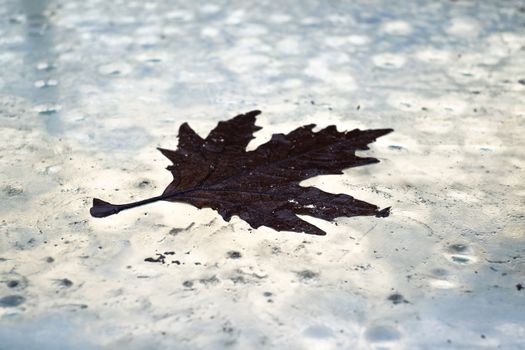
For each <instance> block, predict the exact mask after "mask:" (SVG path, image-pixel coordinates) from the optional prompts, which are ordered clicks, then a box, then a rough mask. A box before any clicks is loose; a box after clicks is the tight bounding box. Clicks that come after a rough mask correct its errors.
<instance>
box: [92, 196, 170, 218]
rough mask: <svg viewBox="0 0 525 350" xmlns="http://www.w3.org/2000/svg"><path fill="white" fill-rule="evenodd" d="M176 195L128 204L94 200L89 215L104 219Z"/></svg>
mask: <svg viewBox="0 0 525 350" xmlns="http://www.w3.org/2000/svg"><path fill="white" fill-rule="evenodd" d="M177 194H178V193H177ZM174 195H175V194H174V193H171V194H169V195H160V196H156V197H151V198H147V199H143V200H140V201H137V202H132V203H126V204H111V203H108V202H105V201H103V200H101V199H98V198H93V206H92V207H91V209H89V213H90V214H91V216H93V217H96V218H104V217H106V216H110V215H113V214H118V213H119V212H121V211H122V210H126V209H131V208H135V207H139V206H141V205H145V204H149V203H153V202H157V201H160V200H163V199H166V198H168V197H173V196H174Z"/></svg>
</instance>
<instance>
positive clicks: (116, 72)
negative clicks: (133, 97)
mask: <svg viewBox="0 0 525 350" xmlns="http://www.w3.org/2000/svg"><path fill="white" fill-rule="evenodd" d="M98 72H99V73H100V74H103V75H112V76H124V75H127V74H128V73H129V72H131V66H130V65H129V64H126V63H109V64H104V65H102V66H100V67H99V68H98Z"/></svg>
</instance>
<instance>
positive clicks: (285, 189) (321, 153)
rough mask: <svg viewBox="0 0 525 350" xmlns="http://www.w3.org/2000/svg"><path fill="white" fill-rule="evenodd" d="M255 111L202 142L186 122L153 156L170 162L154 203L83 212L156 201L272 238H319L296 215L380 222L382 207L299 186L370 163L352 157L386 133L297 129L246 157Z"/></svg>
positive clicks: (96, 203) (97, 204) (97, 203)
mask: <svg viewBox="0 0 525 350" xmlns="http://www.w3.org/2000/svg"><path fill="white" fill-rule="evenodd" d="M258 114H260V112H259V111H251V112H248V113H246V114H241V115H238V116H236V117H234V118H232V119H230V120H228V121H223V122H219V124H218V125H217V127H216V128H215V129H213V130H212V131H211V132H210V134H209V135H208V137H206V138H205V139H203V138H201V137H200V136H199V135H197V134H196V133H195V132H194V131H193V129H191V128H190V126H189V125H188V124H187V123H184V124H182V125H181V127H180V129H179V145H178V148H177V150H175V151H173V150H169V149H162V148H159V150H160V151H161V152H162V154H164V155H165V156H166V157H167V158H168V159H169V160H171V162H172V163H173V164H172V165H170V166H168V168H167V169H168V170H169V171H171V173H172V174H173V181H172V182H171V183H170V184H169V185H168V187H167V188H166V190H165V191H164V193H163V194H162V195H160V196H157V197H153V198H150V199H146V200H143V201H140V202H135V203H130V204H122V205H113V204H110V203H107V202H104V201H102V200H100V199H97V198H95V199H94V200H93V207H92V208H91V210H90V212H91V215H93V216H94V217H104V216H108V215H111V214H116V213H118V212H119V211H121V210H124V209H128V208H133V207H136V206H139V205H143V204H147V203H151V202H154V201H158V200H165V201H172V202H184V203H189V204H192V205H194V206H196V207H197V208H204V207H209V208H213V209H214V210H216V211H218V212H219V214H220V215H221V216H222V217H223V218H224V220H226V221H229V220H230V219H231V217H232V216H233V215H238V216H239V217H240V218H241V219H242V220H244V221H246V222H247V223H248V224H250V226H252V227H253V228H257V227H259V226H267V227H271V228H273V229H275V230H277V231H295V232H305V233H309V234H315V235H324V234H326V233H325V232H324V231H323V230H321V229H319V228H318V227H316V226H314V225H312V224H310V223H308V222H306V221H304V220H302V219H300V218H299V217H298V216H297V215H296V214H299V215H309V216H313V217H317V218H321V219H324V220H333V219H335V218H337V217H340V216H347V217H349V216H358V215H368V216H377V217H385V216H388V215H389V211H390V208H386V209H382V210H380V209H379V208H378V207H377V206H375V205H373V204H370V203H366V202H363V201H360V200H357V199H355V198H353V197H351V196H349V195H346V194H332V193H327V192H324V191H321V190H320V189H318V188H315V187H301V186H299V182H301V181H302V180H305V179H308V178H310V177H312V176H316V175H325V174H342V170H343V169H346V168H351V167H357V166H362V165H367V164H372V163H377V162H378V160H377V159H376V158H362V157H358V156H356V155H355V152H356V151H358V150H367V149H368V144H369V143H371V142H373V141H375V140H376V139H377V138H378V137H380V136H383V135H385V134H388V133H389V132H391V131H392V129H377V130H359V129H354V130H352V131H347V132H339V131H337V129H336V127H335V126H329V127H327V128H325V129H322V130H321V131H319V132H313V131H312V129H313V128H314V126H315V125H314V124H310V125H305V126H303V127H300V128H298V129H295V130H294V131H292V132H290V133H289V134H287V135H284V134H274V135H273V136H272V138H271V140H270V141H268V142H267V143H265V144H263V145H261V146H259V147H258V148H257V149H256V150H254V151H246V146H247V145H248V143H249V142H250V140H251V139H253V133H254V132H255V131H257V130H259V129H260V127H258V126H256V125H255V117H256V116H257V115H258Z"/></svg>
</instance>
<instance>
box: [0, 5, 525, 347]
mask: <svg viewBox="0 0 525 350" xmlns="http://www.w3.org/2000/svg"><path fill="white" fill-rule="evenodd" d="M0 3H1V4H2V5H3V6H0V18H2V19H3V20H2V21H0V65H1V67H2V70H1V71H0V129H1V130H0V132H1V135H2V137H1V138H0V169H1V171H0V322H1V324H2V326H1V327H0V344H4V345H5V346H6V347H7V348H10V349H11V348H12V349H16V348H21V349H22V348H23V349H33V348H34V349H55V348H59V347H60V346H63V347H64V348H72V347H75V348H80V349H97V348H110V349H118V348H122V349H129V348H140V349H143V348H154V347H155V348H159V347H160V348H213V349H216V348H239V349H241V348H265V347H268V348H269V347H277V348H286V349H312V348H316V349H317V348H319V349H321V348H323V349H332V348H351V349H405V348H406V349H413V348H460V347H464V348H485V347H489V348H492V347H501V348H505V349H519V348H520V347H521V346H522V344H521V339H523V337H524V336H525V318H524V316H523V315H524V314H525V306H523V305H525V304H524V303H523V302H522V301H523V298H524V297H525V290H524V289H523V286H524V285H525V273H524V271H525V266H524V248H523V247H524V236H523V234H524V224H523V214H522V212H523V210H522V208H523V199H524V196H525V187H524V184H523V180H522V179H523V167H524V166H525V161H524V155H523V152H522V149H523V147H524V146H525V140H524V136H523V135H524V131H525V130H524V117H525V105H524V103H523V93H524V91H525V69H524V68H523V67H525V54H524V52H525V51H524V50H525V49H524V48H525V30H524V29H523V28H525V26H524V22H525V8H524V7H523V4H522V3H521V2H520V1H505V2H494V1H414V2H411V3H410V4H407V3H403V4H400V3H393V2H388V1H362V2H359V1H358V2H340V1H322V2H321V1H300V2H299V1H288V2H286V4H284V5H283V4H282V3H279V4H278V3H277V2H269V1H259V2H257V3H248V2H241V1H219V2H214V3H213V4H212V3H206V2H172V1H157V2H142V1H113V2H104V1H92V0H89V1H67V2H66V1H64V2H59V1H34V0H22V1H7V0H0ZM254 108H258V109H261V110H263V114H262V115H261V116H260V117H259V119H258V124H259V125H261V126H263V127H264V129H263V130H261V131H260V132H258V133H257V139H256V140H254V141H253V144H251V145H250V147H255V146H256V145H257V144H260V143H262V142H264V141H265V140H267V139H268V138H269V137H270V135H271V133H273V132H287V131H289V130H291V129H293V128H295V127H296V126H298V125H302V124H308V123H317V124H318V125H319V126H325V125H328V124H337V125H338V127H339V128H340V129H345V128H346V129H350V128H355V127H360V128H380V127H392V128H394V129H395V133H393V134H391V135H389V136H388V137H385V138H384V139H380V140H378V142H377V143H376V144H374V145H373V146H372V151H371V154H373V156H374V157H377V158H379V159H381V163H379V164H377V165H374V166H372V167H365V168H362V169H352V170H348V171H347V172H345V175H342V176H331V177H324V178H315V179H311V180H308V181H306V182H305V184H311V185H316V186H318V187H321V188H323V189H325V190H327V191H330V192H345V193H349V194H351V195H354V196H356V197H357V198H360V199H363V200H366V201H370V202H372V203H376V204H378V205H379V206H381V207H386V206H390V205H391V206H393V214H392V216H391V217H389V218H388V219H383V220H378V219H370V218H351V219H340V220H338V221H337V224H330V223H326V222H321V221H315V223H316V224H318V225H320V226H321V227H322V228H323V229H324V230H326V231H327V232H328V235H327V236H326V237H310V236H304V235H297V234H292V233H277V232H274V231H272V230H269V229H264V228H263V229H258V230H249V227H248V226H247V225H246V224H245V223H244V222H242V221H240V220H235V219H234V220H232V222H230V223H226V222H223V221H222V220H221V219H220V217H219V216H218V215H217V214H216V213H214V212H213V211H211V210H200V211H199V210H196V209H194V208H192V207H189V206H185V205H179V204H171V203H157V204H155V205H152V206H150V207H144V208H140V209H137V210H135V211H129V212H126V213H121V214H119V215H118V216H116V217H111V218H108V219H104V220H96V219H92V218H91V217H89V216H88V208H89V206H90V201H91V199H92V198H93V197H99V196H100V197H103V198H108V199H110V200H111V201H112V202H127V201H129V200H136V199H139V198H146V197H149V196H152V195H157V194H159V193H160V192H161V191H162V190H163V188H164V186H166V185H167V184H168V183H169V181H170V176H169V173H168V172H166V171H164V170H163V168H164V167H165V166H166V165H167V161H166V160H165V159H163V158H162V156H161V155H160V154H158V152H157V151H156V150H155V147H157V146H163V147H167V148H169V147H175V145H176V138H175V136H176V133H177V129H178V126H179V125H180V124H181V123H182V122H184V121H188V122H189V123H190V124H191V125H192V126H193V127H194V128H195V129H196V130H197V132H200V133H201V134H204V133H206V132H207V131H208V130H210V128H211V127H213V126H214V125H215V124H216V123H217V121H219V120H222V119H226V118H229V117H231V116H233V115H235V114H238V113H241V112H246V111H248V110H251V109H254ZM370 177H371V179H372V180H370ZM166 252H174V254H173V255H170V254H167V255H166V254H165V253H166ZM232 252H234V253H238V254H239V255H238V257H237V255H236V254H233V253H232ZM156 254H165V256H168V257H169V259H166V263H165V264H160V263H159V264H157V263H151V262H145V261H144V259H146V258H148V257H156V256H158V255H156ZM232 254H233V255H232ZM232 256H235V258H232ZM175 261H177V262H178V263H176V262H175ZM520 286H521V287H520ZM28 335H32V336H28ZM4 345H3V346H4Z"/></svg>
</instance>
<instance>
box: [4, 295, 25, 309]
mask: <svg viewBox="0 0 525 350" xmlns="http://www.w3.org/2000/svg"><path fill="white" fill-rule="evenodd" d="M25 300H26V299H25V298H24V297H23V296H21V295H8V296H5V297H3V298H0V307H16V306H18V305H20V304H22V303H23V302H24V301H25Z"/></svg>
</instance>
